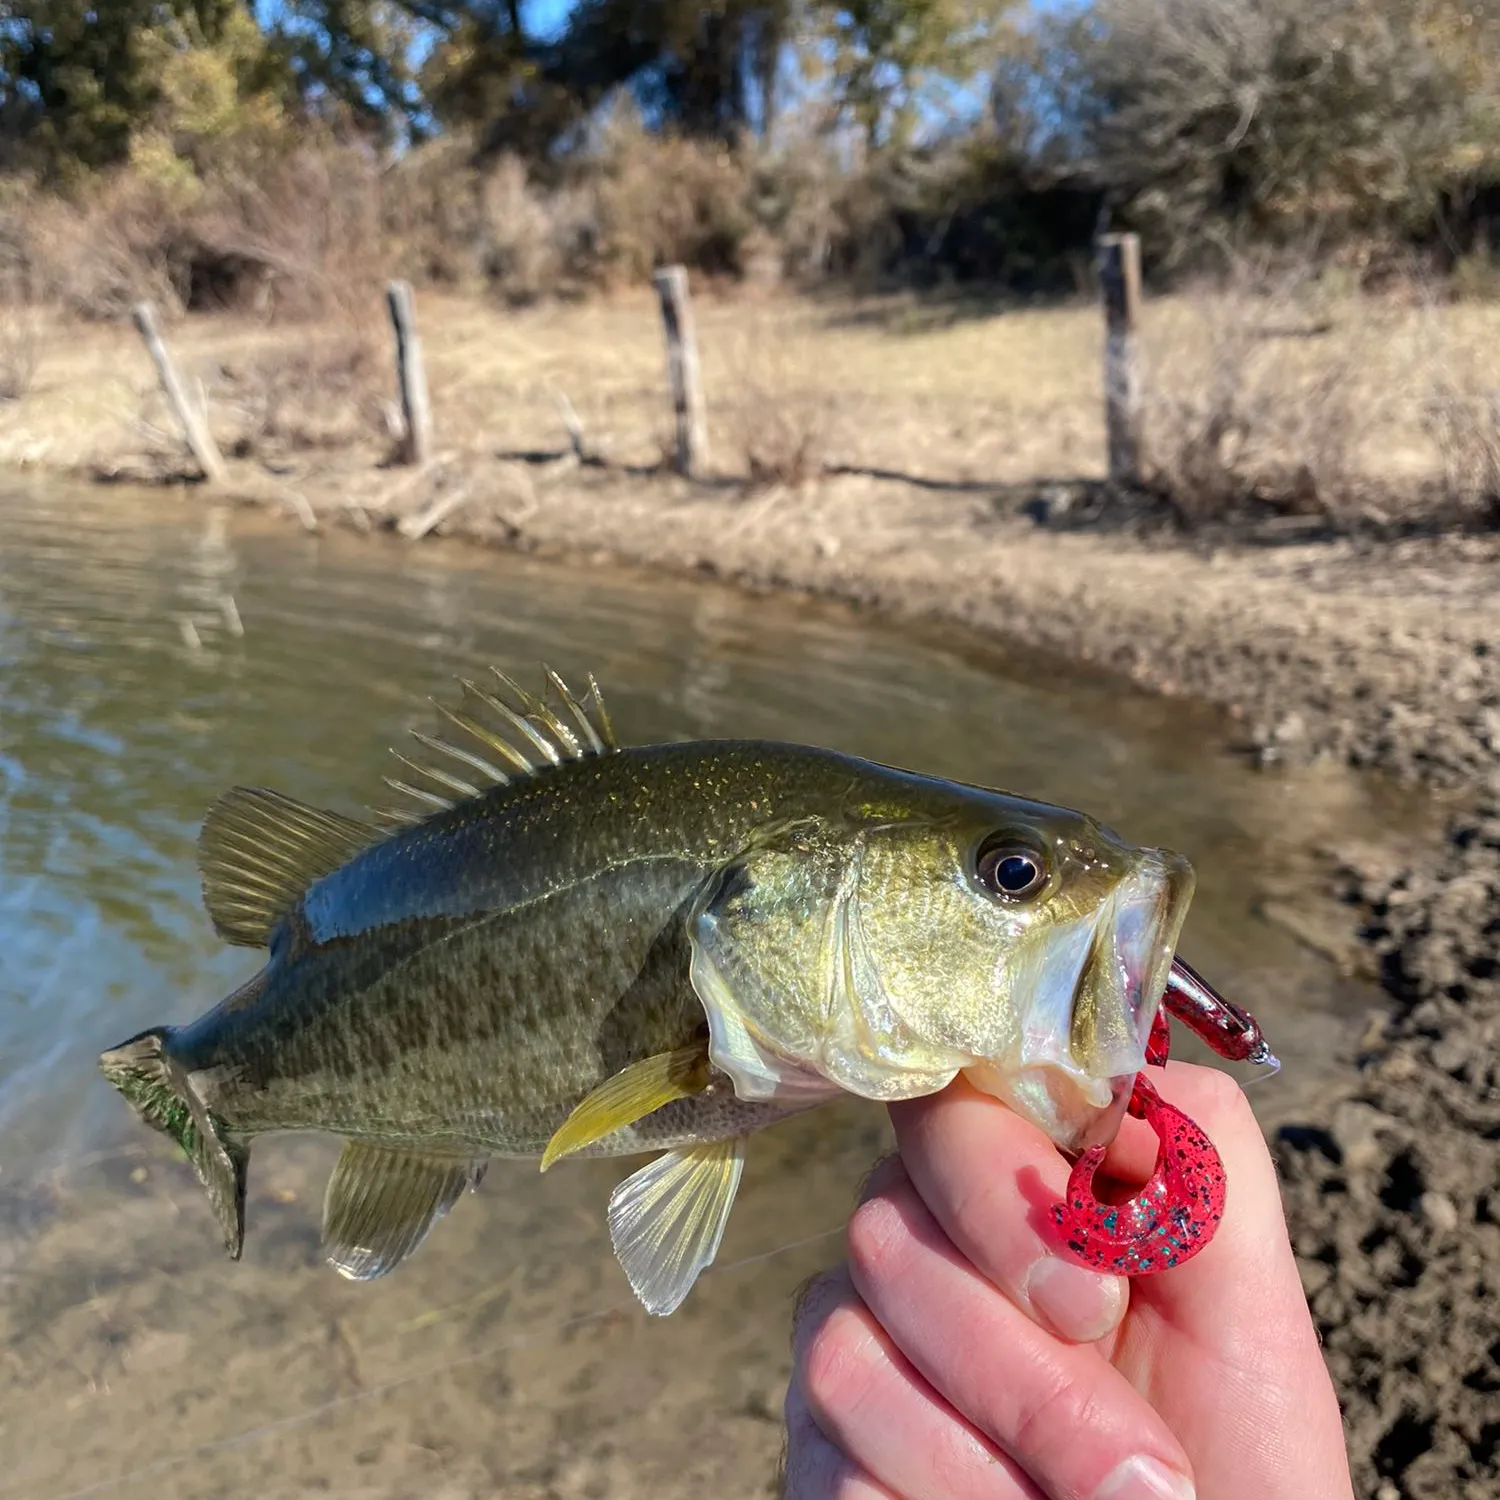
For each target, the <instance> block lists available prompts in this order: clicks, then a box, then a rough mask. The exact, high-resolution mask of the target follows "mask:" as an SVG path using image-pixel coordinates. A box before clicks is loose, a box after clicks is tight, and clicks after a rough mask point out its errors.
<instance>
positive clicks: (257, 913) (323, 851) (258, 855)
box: [198, 786, 385, 948]
mask: <svg viewBox="0 0 1500 1500" xmlns="http://www.w3.org/2000/svg"><path fill="white" fill-rule="evenodd" d="M384 836H385V835H384V833H383V832H382V830H380V829H379V828H372V827H370V825H369V824H368V823H359V822H356V821H355V820H354V819H353V818H345V817H341V816H340V815H339V814H338V813H332V812H324V811H322V810H321V809H320V808H316V807H308V806H307V805H306V804H305V803H302V802H298V801H297V800H296V799H295V798H293V797H285V796H283V795H282V794H281V793H280V792H272V791H268V790H266V788H264V787H242V786H237V787H235V788H234V789H233V790H232V791H229V792H226V793H225V794H224V795H223V796H222V797H220V798H219V800H218V801H217V802H215V803H214V805H213V806H212V807H211V808H209V810H208V816H207V817H206V818H205V819H204V820H203V831H202V833H200V834H199V835H198V869H199V871H200V873H201V874H202V876H203V904H204V905H205V906H206V907H207V908H208V914H209V916H210V918H212V920H213V924H214V930H215V931H216V932H217V933H218V934H219V936H220V937H221V938H223V939H224V941H225V942H227V943H239V944H241V945H242V946H244V947H246V948H263V947H265V946H266V944H267V943H268V942H269V940H270V935H271V929H272V928H273V927H274V926H275V925H276V922H277V920H278V919H279V918H280V917H282V916H283V915H284V914H285V913H286V912H287V911H289V910H290V909H291V907H293V906H294V905H295V904H296V902H297V901H298V899H299V898H300V897H301V896H302V894H303V892H304V891H306V890H307V888H308V886H310V885H311V884H312V883H313V881H315V880H319V879H321V878H322V877H323V876H324V875H330V874H332V873H333V871H335V870H337V869H338V868H339V866H340V865H344V864H347V863H348V862H349V860H351V859H352V858H353V857H354V856H355V855H356V854H358V853H359V852H360V851H361V850H362V849H367V848H368V847H369V846H370V845H371V844H373V843H375V842H376V841H377V840H379V839H381V838H383V837H384Z"/></svg>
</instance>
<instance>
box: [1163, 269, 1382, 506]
mask: <svg viewBox="0 0 1500 1500" xmlns="http://www.w3.org/2000/svg"><path fill="white" fill-rule="evenodd" d="M1186 307H1187V309H1188V310H1189V312H1190V317H1189V318H1188V320H1187V324H1186V326H1185V327H1181V328H1176V329H1171V330H1162V331H1154V330H1153V331H1152V332H1153V333H1154V335H1155V336H1153V337H1149V338H1148V341H1147V352H1146V354H1145V357H1144V358H1143V361H1142V363H1143V366H1144V368H1143V371H1142V401H1143V407H1144V410H1143V413H1142V416H1143V425H1144V430H1145V442H1146V454H1147V462H1148V465H1149V469H1148V480H1149V482H1150V483H1151V485H1152V487H1153V488H1156V489H1158V490H1159V491H1161V492H1162V493H1163V494H1164V495H1165V496H1166V497H1167V498H1168V499H1169V501H1170V502H1171V504H1172V505H1173V506H1174V507H1175V508H1176V509H1177V511H1178V512H1179V514H1180V515H1181V516H1182V518H1183V519H1184V520H1185V521H1187V522H1188V523H1190V524H1197V523H1202V522H1206V521H1212V520H1222V519H1228V518H1231V517H1234V516H1236V515H1247V514H1254V513H1256V512H1260V513H1268V512H1269V513H1279V514H1289V515H1324V516H1328V517H1334V516H1340V515H1348V514H1349V513H1350V512H1351V511H1352V510H1353V509H1354V508H1355V507H1356V506H1357V505H1358V503H1359V502H1360V500H1361V498H1362V496H1363V495H1364V494H1365V492H1366V491H1367V489H1368V483H1367V481H1366V479H1365V478H1364V476H1363V475H1362V474H1361V471H1360V468H1359V456H1360V454H1359V450H1360V447H1361V443H1362V434H1363V433H1364V432H1365V431H1366V430H1368V429H1369V427H1370V425H1371V423H1372V421H1373V420H1375V419H1376V413H1375V411H1374V410H1373V409H1372V408H1373V406H1374V404H1375V403H1376V397H1375V393H1374V392H1372V391H1371V390H1370V389H1369V387H1368V385H1367V383H1366V382H1365V381H1364V380H1363V379H1362V378H1361V376H1362V372H1363V369H1364V365H1365V358H1364V355H1365V351H1366V349H1367V346H1368V344H1369V342H1370V341H1371V340H1372V339H1374V338H1378V332H1377V330H1376V327H1375V324H1376V322H1377V321H1378V320H1377V316H1376V312H1375V309H1374V308H1373V307H1372V306H1364V307H1361V308H1360V309H1359V310H1358V311H1357V312H1350V313H1349V314H1348V316H1346V317H1344V318H1343V319H1341V320H1338V321H1337V322H1335V321H1333V320H1331V319H1330V315H1329V310H1328V308H1327V307H1326V306H1325V305H1323V303H1322V300H1321V298H1320V296H1319V290H1318V287H1317V285H1316V282H1315V281H1313V280H1312V279H1311V278H1310V276H1309V275H1308V274H1307V273H1305V272H1293V273H1283V274H1281V275H1276V276H1272V277H1269V278H1268V277H1267V276H1266V275H1265V273H1264V272H1257V271H1255V270H1253V269H1251V270H1241V271H1240V272H1238V273H1236V274H1235V275H1234V276H1232V277H1231V278H1230V279H1229V280H1228V281H1226V283H1225V284H1223V285H1221V286H1218V287H1216V288H1214V289H1212V290H1204V291H1201V292H1199V293H1198V294H1196V295H1195V296H1193V297H1191V298H1188V299H1186Z"/></svg>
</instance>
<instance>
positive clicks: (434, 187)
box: [380, 131, 486, 288]
mask: <svg viewBox="0 0 1500 1500" xmlns="http://www.w3.org/2000/svg"><path fill="white" fill-rule="evenodd" d="M380 224H381V235H382V238H383V240H384V242H385V246H386V256H387V259H388V261H389V269H390V272H391V273H392V274H393V275H397V276H403V277H405V278H406V279H407V280H408V281H412V282H415V283H416V284H417V285H418V286H448V287H455V288H459V287H467V286H471V285H473V284H474V283H475V282H477V281H478V280H479V279H480V278H481V276H482V275H483V273H484V265H483V253H484V240H485V230H486V224H485V213H484V205H483V202H482V181H481V174H480V172H479V170H478V168H477V167H476V166H475V165H474V143H473V141H472V140H471V139H470V138H469V137H468V136H467V135H466V134H464V133H463V132H461V131H460V132H455V133H453V134H452V135H448V136H443V137H441V138H439V139H438V140H435V141H431V142H429V143H427V144H426V145H423V146H421V147H419V148H418V149H416V150H414V151H410V152H408V153H407V154H406V155H404V156H403V157H401V158H400V159H399V160H398V161H395V162H393V163H392V164H391V165H390V166H388V167H387V168H386V169H385V171H384V172H383V173H382V174H381V178H380Z"/></svg>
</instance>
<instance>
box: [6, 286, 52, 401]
mask: <svg viewBox="0 0 1500 1500" xmlns="http://www.w3.org/2000/svg"><path fill="white" fill-rule="evenodd" d="M41 363H42V316H41V313H40V311H39V310H38V309H37V308H36V307H35V306H33V305H32V302H31V299H30V297H28V296H27V294H26V288H25V285H24V282H23V280H22V278H21V277H19V276H14V275H12V276H0V401H19V400H20V399H21V398H22V397H23V396H24V395H25V394H26V393H27V392H28V391H29V390H30V389H31V387H32V384H33V383H34V382H35V380H36V375H37V370H38V369H39V368H40V367H41Z"/></svg>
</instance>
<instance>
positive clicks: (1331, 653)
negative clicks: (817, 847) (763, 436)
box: [227, 455, 1500, 795]
mask: <svg viewBox="0 0 1500 1500" xmlns="http://www.w3.org/2000/svg"><path fill="white" fill-rule="evenodd" d="M392 474H394V475H395V478H394V479H393V478H392ZM1097 489H1098V486H1097V485H1095V486H1089V485H1084V484H1079V485H1075V486H1071V487H1069V486H1061V487H1060V486H1050V487H1049V486H1045V485H1043V486H1036V485H1022V486H1009V487H996V486H985V485H973V484H962V485H957V484H955V485H943V486H941V487H937V488H929V487H925V486H922V485H916V484H912V483H909V482H904V481H899V480H887V479H877V478H871V477H869V476H868V475H865V476H853V475H845V476H831V477H828V478H826V479H824V480H822V481H820V482H817V483H813V484H809V485H807V486H804V487H801V488H796V489H790V488H787V487H784V486H781V485H772V486H770V487H765V486H758V487H752V486H747V485H745V484H742V483H738V482H730V481H724V482H701V483H692V482H689V481H685V480H682V479H679V478H676V477H674V476H670V475H666V474H650V475H643V474H638V473H632V472H628V471H626V472H622V471H619V470H607V469H599V468H592V467H587V466H579V465H578V464H576V463H575V462H570V461H569V458H568V456H567V455H555V456H554V455H532V456H530V457H529V458H528V459H527V460H526V461H524V462H523V461H511V462H504V463H501V464H500V465H499V466H498V469H497V470H496V471H495V472H492V473H490V474H488V475H486V473H485V472H484V470H483V469H476V467H475V466H474V465H473V464H472V463H468V462H465V463H463V464H450V465H448V466H444V465H443V464H441V463H439V464H437V465H436V466H434V468H433V470H432V471H431V472H430V473H428V474H426V475H411V474H410V473H409V472H404V471H401V470H395V471H377V472H376V473H374V474H372V473H371V472H370V471H369V470H368V469H359V468H355V467H354V466H352V465H349V466H345V465H343V464H339V465H337V466H333V467H330V468H329V469H327V470H326V471H324V472H321V473H319V474H318V475H316V476H312V477H310V478H308V479H304V480H302V481H300V482H299V483H298V485H297V488H296V489H295V491H291V490H289V489H287V488H286V487H285V486H278V485H273V484H269V483H267V482H266V480H265V476H264V475H256V476H250V477H249V478H247V481H246V482H245V483H244V484H243V485H233V486H232V487H231V488H230V490H229V491H228V492H227V494H228V497H231V498H234V499H236V500H238V501H240V502H241V503H248V504H254V505H262V506H269V507H271V508H273V509H276V510H279V511H281V512H283V513H285V514H286V515H287V516H288V518H289V519H291V520H292V522H293V524H297V523H299V522H300V524H301V525H303V526H305V527H306V528H307V529H309V530H317V529H321V528H323V527H328V526H345V527H351V528H353V529H355V530H358V531H363V532H371V531H389V532H395V533H397V534H398V535H403V536H406V535H409V534H410V533H413V532H417V531H420V533H421V536H422V537H427V536H435V537H437V536H440V537H446V538H450V539H458V540H468V541H472V542H476V543H480V544H483V545H487V546H501V547H508V548H512V549H515V550H519V551H522V552H526V553H531V554H537V555H541V556H550V557H558V558H563V559H570V560H574V561H589V560H597V561H601V562H624V563H628V564H633V565H637V566H645V567H647V568H656V569H665V570H668V571H672V572H676V573H687V574H698V575H703V576H710V577H715V578H720V579H723V580H726V581H729V582H732V583H735V584H738V585H739V586H741V587H744V588H748V589H752V590H757V591H758V590H775V591H793V592H797V593H803V594H807V595H811V596H814V597H821V598H828V599H834V600H838V601H840V602H844V603H848V604H852V605H855V606H858V607H862V608H869V609H873V610H876V611H878V612H879V613H881V614H882V615H883V616H885V617H887V618H891V619H895V620H912V621H934V622H939V623H942V624H948V625H956V626H960V627H963V628H965V629H967V630H971V631H974V632H977V633H978V634H980V635H984V636H988V637H990V638H992V639H997V640H1000V641H1004V642H1007V643H1013V644H1020V645H1024V646H1028V647H1033V648H1037V649H1039V650H1040V651H1042V652H1044V653H1047V654H1049V655H1052V656H1055V657H1058V658H1061V659H1062V660H1065V661H1068V662H1073V663H1081V664H1085V665H1087V666H1089V667H1093V668H1099V669H1103V670H1106V671H1109V672H1112V673H1115V674H1117V675H1119V676H1121V677H1124V678H1126V679H1128V680H1129V681H1131V682H1133V683H1135V684H1136V685H1138V686H1140V687H1142V688H1145V689H1146V690H1148V691H1151V692H1154V693H1158V694H1162V695H1165V696H1168V697H1181V698H1190V699H1195V700H1198V701H1201V702H1206V703H1209V704H1213V705H1216V706H1218V707H1220V708H1222V709H1224V710H1225V711H1226V712H1227V713H1228V714H1229V715H1230V716H1231V718H1232V719H1233V720H1235V721H1236V722H1237V723H1238V724H1239V725H1240V726H1241V727H1242V732H1241V734H1240V736H1239V738H1240V742H1241V747H1242V748H1243V749H1244V750H1245V751H1246V753H1249V754H1252V755H1254V756H1255V757H1256V758H1258V759H1260V760H1261V761H1263V762H1265V763H1268V764H1269V763H1274V762H1297V763H1301V762H1306V761H1308V760H1311V759H1315V758H1317V757H1320V756H1332V757H1334V758H1336V759H1338V760H1340V761H1343V762H1346V763H1348V764H1350V765H1353V766H1358V767H1363V768H1368V769H1370V770H1374V771H1376V772H1379V773H1383V774H1386V775H1389V776H1392V777H1394V778H1396V779H1398V780H1401V781H1410V782H1417V783H1422V784H1426V785H1429V786H1432V787H1434V788H1437V789H1441V790H1443V791H1445V792H1455V793H1458V794H1459V795H1462V794H1463V793H1464V792H1466V791H1468V790H1471V789H1473V788H1476V787H1478V786H1480V785H1482V784H1483V783H1484V781H1485V779H1486V778H1487V777H1488V776H1489V775H1490V774H1492V773H1493V772H1494V771H1496V770H1500V670H1497V663H1500V590H1496V588H1495V586H1494V585H1495V579H1496V578H1497V577H1500V535H1496V534H1491V535H1467V536H1466V535H1445V536H1432V537H1413V538H1407V539H1404V540H1378V539H1374V538H1370V537H1357V536H1330V537H1324V538H1318V539H1310V538H1308V537H1306V536H1301V537H1299V536H1298V535H1297V534H1296V533H1282V534H1281V535H1280V536H1279V537H1278V535H1277V533H1275V532H1274V531H1250V532H1247V533H1246V534H1244V535H1241V536H1240V537H1238V538H1236V537H1235V535H1234V534H1233V533H1231V532H1228V531H1225V532H1221V533H1219V534H1218V535H1217V536H1216V537H1213V538H1208V537H1204V536H1200V537H1198V538H1196V539H1195V538H1193V537H1192V536H1182V535H1179V534H1177V533H1174V532H1172V531H1171V530H1169V529H1167V528H1164V527H1161V526H1145V527H1143V526H1139V525H1136V526H1131V525H1128V524H1127V525H1123V526H1122V525H1119V524H1117V523H1116V522H1115V520H1114V519H1113V518H1112V517H1111V516H1110V514H1109V513H1108V511H1107V509H1106V511H1105V513H1104V514H1103V515H1101V516H1100V517H1099V518H1098V519H1097V520H1096V521H1094V522H1082V523H1079V522H1077V521H1072V522H1069V521H1067V519H1066V516H1065V518H1064V521H1063V523H1061V524H1059V521H1058V519H1057V516H1058V509H1057V506H1056V496H1057V494H1058V493H1059V492H1060V493H1062V494H1065V495H1080V494H1084V493H1087V492H1090V491H1097ZM1049 495H1050V496H1051V497H1052V498H1051V499H1050V500H1049V498H1048V497H1049ZM1039 501H1040V503H1039ZM1048 513H1050V514H1051V515H1052V517H1053V519H1052V521H1051V522H1050V523H1049V522H1048V521H1046V520H1045V519H1042V520H1038V519H1036V517H1037V516H1038V515H1045V514H1048ZM420 544H421V543H420V540H411V541H409V542H408V545H420Z"/></svg>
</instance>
